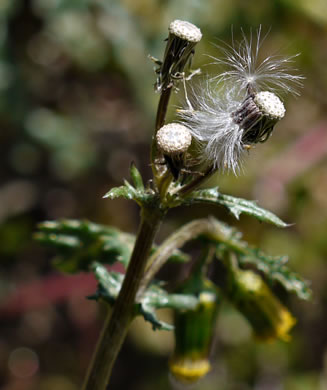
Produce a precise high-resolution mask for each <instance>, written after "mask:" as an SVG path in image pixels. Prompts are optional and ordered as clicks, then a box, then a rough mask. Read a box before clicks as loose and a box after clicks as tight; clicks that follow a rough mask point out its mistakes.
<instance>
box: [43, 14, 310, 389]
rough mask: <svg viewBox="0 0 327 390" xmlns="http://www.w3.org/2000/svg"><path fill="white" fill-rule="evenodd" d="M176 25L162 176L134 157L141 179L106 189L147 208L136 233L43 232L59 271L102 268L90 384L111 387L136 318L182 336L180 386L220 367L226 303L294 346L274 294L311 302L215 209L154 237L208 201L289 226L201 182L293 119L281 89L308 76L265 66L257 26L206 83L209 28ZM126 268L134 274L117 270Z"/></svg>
mask: <svg viewBox="0 0 327 390" xmlns="http://www.w3.org/2000/svg"><path fill="white" fill-rule="evenodd" d="M168 32H169V34H168V38H167V43H166V49H165V51H164V55H163V60H162V61H161V60H158V59H154V58H153V57H151V59H152V60H153V61H154V62H155V65H156V69H155V73H156V75H157V80H156V83H155V90H156V92H157V93H158V94H159V102H158V108H157V116H156V123H155V126H154V133H153V137H152V147H151V156H150V164H151V167H152V172H153V177H152V178H151V179H150V180H147V181H144V179H143V178H142V176H141V174H140V172H139V171H138V169H137V168H136V167H135V165H133V164H132V165H131V168H130V176H131V182H128V181H127V180H125V181H124V183H123V185H121V186H120V187H116V188H112V189H111V190H110V191H109V192H108V193H107V194H106V195H105V198H107V199H116V198H123V199H126V200H133V201H135V202H136V203H137V204H138V205H139V207H140V210H141V213H140V214H141V217H140V225H139V229H138V232H137V234H136V235H133V234H131V233H126V232H122V231H120V230H119V229H117V228H115V227H111V226H103V225H99V224H96V223H92V222H89V221H85V220H83V221H79V220H59V221H46V222H44V223H42V224H40V226H39V231H38V233H36V238H37V239H38V240H39V241H40V242H41V243H43V244H45V245H48V246H52V247H53V246H54V247H55V248H56V249H57V251H58V253H59V256H57V257H56V263H55V264H56V267H57V268H58V269H59V270H61V271H63V272H71V273H75V272H81V271H91V272H93V273H94V275H95V277H96V279H97V281H98V288H97V290H96V291H95V292H94V294H93V295H92V296H90V297H88V298H89V299H93V300H95V301H97V302H101V303H104V304H105V305H106V306H107V308H108V315H107V319H106V320H105V323H104V325H103V330H102V332H101V335H100V337H99V340H98V343H97V346H96V348H95V352H94V356H93V359H92V361H91V363H90V367H89V370H88V372H87V374H86V377H85V382H84V385H83V389H84V390H105V389H106V388H107V385H108V382H109V379H110V375H111V372H112V369H113V366H114V363H115V361H116V358H117V355H118V353H119V351H120V349H121V346H122V343H123V342H124V339H125V337H126V334H127V332H128V329H129V326H130V324H131V322H132V321H133V319H134V318H135V317H136V316H142V317H143V318H144V319H145V321H148V322H150V323H151V324H152V327H153V330H162V331H171V330H173V331H174V335H175V349H174V351H173V353H172V356H171V357H170V359H169V370H170V373H171V378H172V380H173V382H174V383H175V382H179V383H180V382H182V383H186V384H189V383H194V382H196V381H198V380H200V379H201V378H202V377H204V376H205V375H206V374H207V373H208V372H209V371H210V369H215V368H214V367H212V366H211V363H210V359H209V356H210V354H211V352H212V351H211V346H212V340H213V338H214V333H215V329H216V326H215V324H216V321H217V317H218V316H219V315H223V313H220V310H219V308H220V306H221V303H222V302H223V301H226V300H227V301H229V302H230V303H231V304H232V305H233V306H234V307H235V309H236V310H238V311H239V312H240V313H241V315H243V316H244V317H245V318H246V319H247V320H248V322H249V324H250V326H251V327H252V330H253V335H254V337H256V338H257V339H259V340H261V341H266V340H269V341H271V340H275V339H280V340H283V341H285V340H286V341H287V340H289V339H290V330H291V328H292V327H293V326H294V325H295V323H296V320H295V318H294V316H293V315H292V314H291V312H290V311H289V309H288V308H287V306H286V305H285V304H284V303H283V302H282V301H281V300H280V299H279V298H278V297H277V296H276V295H275V293H274V291H275V289H276V288H278V289H279V290H280V289H283V290H284V292H285V296H286V295H287V294H291V293H294V294H295V295H297V297H298V298H300V299H309V298H310V289H309V287H308V284H307V283H306V282H305V281H304V280H303V279H302V278H301V277H300V276H299V275H297V274H296V273H294V272H293V271H291V270H290V269H289V268H288V267H287V264H286V263H287V257H285V256H280V257H272V256H269V255H267V254H265V253H264V252H262V251H261V250H260V249H258V248H254V247H252V246H251V245H249V244H248V243H247V242H245V241H244V240H242V234H241V232H238V231H237V230H235V229H234V228H232V227H230V226H228V225H226V224H225V223H223V222H221V221H219V220H217V219H216V218H215V217H213V216H210V217H209V216H207V217H205V216H204V217H203V218H201V219H196V220H193V221H190V222H188V223H187V224H185V225H184V226H182V227H180V228H178V229H177V230H175V231H174V232H172V234H171V235H170V236H169V237H167V238H166V239H165V240H164V241H163V242H162V243H160V244H155V243H154V239H155V236H156V233H157V231H158V229H159V228H160V225H161V223H162V222H163V220H164V218H165V216H166V214H167V212H168V211H169V210H170V209H173V208H176V207H180V206H194V205H196V204H198V203H205V204H211V205H216V206H217V207H224V208H225V209H227V210H228V211H229V212H230V213H231V214H232V215H233V216H235V217H236V218H239V217H240V216H241V214H247V215H250V216H252V217H254V218H256V219H257V220H259V221H260V222H267V223H270V224H273V225H275V226H277V227H280V228H285V227H287V226H288V224H286V223H285V222H283V221H282V220H281V219H280V218H278V217H277V216H276V215H274V214H272V213H271V212H269V211H267V210H264V209H262V208H261V207H259V206H258V205H257V204H256V203H255V202H252V201H248V200H245V199H240V198H236V197H233V196H231V195H225V194H222V193H221V192H220V191H219V190H218V188H217V187H212V188H203V184H204V183H205V181H206V180H207V179H208V178H209V177H210V176H211V175H212V174H213V173H215V172H217V171H218V173H221V172H223V171H225V170H231V171H232V172H234V173H236V172H238V171H239V167H240V161H241V158H242V155H243V153H244V151H245V150H248V149H249V148H250V147H251V146H252V145H254V144H257V143H260V142H265V141H266V140H267V139H268V138H269V136H270V135H271V133H272V130H273V128H274V126H275V125H276V123H277V122H278V121H279V120H280V119H282V118H283V117H284V115H285V108H284V105H283V103H282V101H281V100H280V97H279V96H278V95H280V96H282V94H279V93H278V92H277V89H279V88H280V89H283V91H282V92H285V91H286V92H292V91H293V90H292V87H291V86H290V85H291V84H293V85H299V83H300V81H301V78H300V77H299V76H296V75H294V74H292V73H291V74H289V73H288V71H287V70H286V68H284V65H285V64H287V63H288V62H289V61H290V59H276V57H268V58H266V59H264V60H263V61H262V62H261V63H257V61H258V57H259V47H260V44H259V38H260V37H259V35H260V30H259V33H258V40H257V43H256V44H253V42H252V38H251V39H250V40H247V39H246V38H245V35H244V36H243V40H242V42H241V43H240V44H239V45H237V46H236V45H235V44H234V45H233V46H231V47H230V51H226V50H225V51H224V52H223V54H224V57H223V56H222V57H220V56H219V57H217V58H216V60H215V62H217V63H218V65H219V66H221V65H225V66H226V67H225V69H224V70H223V72H222V73H220V74H219V75H217V76H213V77H211V78H207V79H206V80H203V79H202V82H200V83H199V82H197V81H196V77H194V76H196V75H197V74H198V73H199V71H198V70H191V68H190V66H191V60H192V58H193V56H194V54H195V48H196V45H197V44H198V43H199V41H200V40H201V38H202V33H201V31H200V29H199V28H198V27H196V26H194V25H193V24H191V23H189V22H186V21H181V20H175V21H173V22H172V23H171V24H170V26H169V29H168ZM289 82H290V83H291V84H289ZM180 87H181V88H180ZM178 88H180V89H184V90H185V91H186V95H185V106H184V107H183V108H182V109H179V110H178V112H177V113H176V119H175V120H174V121H173V122H172V123H166V113H167V109H168V106H169V102H170V96H171V92H172V91H174V90H177V89H178ZM200 185H201V186H202V187H201V188H200ZM191 240H193V241H197V242H198V245H199V246H200V247H201V248H202V255H201V256H199V258H197V257H194V255H193V256H192V254H189V253H185V252H183V251H182V248H183V246H184V244H186V243H187V242H188V241H191ZM200 252H201V251H200ZM167 262H174V263H177V264H179V267H180V270H181V277H180V283H179V285H177V286H176V287H175V288H173V289H172V288H170V289H169V290H168V289H166V288H165V283H162V282H161V281H160V280H156V279H155V278H154V277H155V275H156V274H157V272H158V271H159V270H160V269H161V267H162V266H163V265H164V264H166V263H167ZM218 262H219V270H220V271H221V272H222V275H221V277H220V278H219V280H218V281H216V280H210V278H209V272H208V271H209V270H210V269H212V268H213V267H215V265H216V264H217V263H218ZM116 263H120V264H122V265H123V267H124V268H125V269H126V273H119V272H114V271H112V268H110V267H109V268H108V266H112V265H113V264H116ZM185 267H187V269H188V272H185V270H184V268H185ZM185 275H187V276H185ZM161 308H170V309H171V310H172V312H173V316H172V317H173V321H172V322H173V323H170V324H168V323H165V322H163V321H161V320H160V319H159V318H158V317H157V314H156V311H157V310H158V309H161Z"/></svg>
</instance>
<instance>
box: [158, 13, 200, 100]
mask: <svg viewBox="0 0 327 390" xmlns="http://www.w3.org/2000/svg"><path fill="white" fill-rule="evenodd" d="M168 30H169V36H168V39H167V45H166V49H165V54H164V59H163V61H162V63H161V62H160V67H159V69H157V70H156V73H157V74H158V78H157V82H156V84H155V88H156V90H157V92H162V91H164V90H166V89H169V88H172V87H173V86H174V85H175V84H176V82H177V81H178V80H181V79H182V77H183V76H182V75H183V72H184V70H185V69H184V68H185V66H186V65H189V64H190V61H191V57H192V55H193V54H194V48H195V45H196V44H197V43H198V42H199V41H200V40H201V38H202V34H201V31H200V29H199V28H198V27H196V26H195V25H194V24H192V23H190V22H186V21H184V20H178V19H177V20H174V21H173V22H171V23H170V26H169V29H168Z"/></svg>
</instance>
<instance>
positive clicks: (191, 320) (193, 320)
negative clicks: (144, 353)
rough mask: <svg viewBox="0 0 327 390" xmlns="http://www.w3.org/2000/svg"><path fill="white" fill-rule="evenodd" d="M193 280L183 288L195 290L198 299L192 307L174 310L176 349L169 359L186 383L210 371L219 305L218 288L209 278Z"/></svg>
mask: <svg viewBox="0 0 327 390" xmlns="http://www.w3.org/2000/svg"><path fill="white" fill-rule="evenodd" d="M199 281H200V284H198V282H199ZM190 282H191V283H189V284H188V286H187V288H186V289H184V290H182V291H184V292H185V293H186V292H187V293H191V292H192V290H193V293H195V294H196V295H197V296H198V299H199V303H198V305H197V306H196V308H195V309H193V310H184V311H181V312H176V313H175V319H174V324H175V351H174V354H173V356H172V357H171V359H170V361H169V369H170V372H171V374H172V375H173V377H174V378H175V379H176V380H177V381H179V382H181V383H184V384H190V383H194V382H196V381H198V380H199V379H200V378H202V377H203V376H205V375H206V374H207V373H208V372H209V371H210V367H211V366H210V361H209V353H210V349H211V344H212V338H213V334H214V330H215V323H216V318H217V312H218V307H219V299H218V295H217V289H216V287H215V286H214V285H213V284H212V283H211V282H210V281H209V280H207V279H203V278H202V279H201V280H197V281H195V280H194V279H192V280H190ZM199 291H201V292H199Z"/></svg>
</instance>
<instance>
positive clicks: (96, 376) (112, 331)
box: [83, 209, 163, 390]
mask: <svg viewBox="0 0 327 390" xmlns="http://www.w3.org/2000/svg"><path fill="white" fill-rule="evenodd" d="M162 218H163V213H162V212H160V211H159V210H158V209H151V210H144V209H143V210H142V219H141V224H140V227H139V232H138V235H137V238H136V242H135V246H134V250H133V253H132V256H131V259H130V262H129V266H128V268H127V272H126V275H125V278H124V282H123V285H122V288H121V290H120V293H119V295H118V298H117V300H116V302H115V304H114V307H113V309H112V312H111V313H109V314H108V316H107V318H106V321H105V324H104V326H103V329H102V333H101V335H100V337H99V340H98V343H97V346H96V350H95V353H94V356H93V360H92V362H91V364H90V368H89V371H88V374H87V377H86V380H85V382H84V386H83V390H105V389H106V386H107V384H108V382H109V378H110V375H111V371H112V368H113V366H114V363H115V361H116V358H117V355H118V353H119V351H120V349H121V346H122V343H123V341H124V339H125V337H126V334H127V331H128V329H129V325H130V323H131V321H132V319H133V313H134V305H135V297H136V293H137V290H138V289H139V286H140V283H141V280H142V277H143V274H144V270H145V266H146V263H147V259H148V256H149V252H150V249H151V248H152V244H153V240H154V237H155V235H156V232H157V230H158V228H159V225H160V222H161V220H162Z"/></svg>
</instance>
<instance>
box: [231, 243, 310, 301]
mask: <svg viewBox="0 0 327 390" xmlns="http://www.w3.org/2000/svg"><path fill="white" fill-rule="evenodd" d="M247 252H248V253H247V254H245V255H239V256H238V261H239V264H240V265H245V264H251V265H254V266H255V267H256V269H257V270H258V271H260V272H261V273H262V274H263V275H264V276H265V278H266V280H267V281H268V282H269V283H270V284H273V283H276V282H277V283H279V284H281V285H282V286H283V287H284V288H285V290H287V291H289V292H291V293H294V294H296V295H297V297H298V298H300V299H304V300H309V299H310V298H311V297H312V291H311V289H310V287H309V282H308V281H306V280H304V279H303V278H302V277H301V276H300V275H299V274H297V273H295V272H293V271H291V270H290V269H289V268H288V267H287V265H286V263H287V262H288V258H287V256H268V255H266V254H265V253H263V252H262V251H260V250H257V249H252V248H248V249H247Z"/></svg>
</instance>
